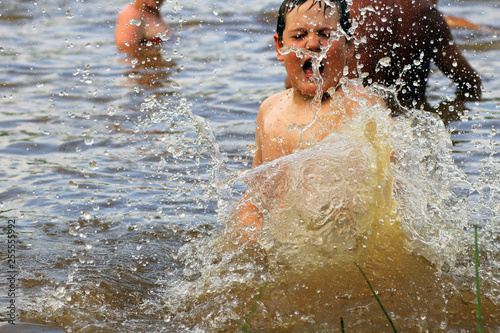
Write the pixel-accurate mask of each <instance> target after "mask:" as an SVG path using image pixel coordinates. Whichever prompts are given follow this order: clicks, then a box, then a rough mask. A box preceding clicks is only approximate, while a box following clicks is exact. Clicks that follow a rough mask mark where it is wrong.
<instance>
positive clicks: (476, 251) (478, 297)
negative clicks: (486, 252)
mask: <svg viewBox="0 0 500 333" xmlns="http://www.w3.org/2000/svg"><path fill="white" fill-rule="evenodd" d="M477 243H478V242H477V224H476V225H474V257H475V260H474V262H475V266H476V300H477V326H478V331H479V333H482V332H483V323H482V318H481V292H480V290H479V249H478V245H477Z"/></svg>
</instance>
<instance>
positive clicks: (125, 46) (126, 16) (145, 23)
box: [115, 0, 171, 53]
mask: <svg viewBox="0 0 500 333" xmlns="http://www.w3.org/2000/svg"><path fill="white" fill-rule="evenodd" d="M163 1H164V0H135V1H133V2H132V3H130V4H128V5H127V6H126V7H125V8H124V9H123V10H122V11H121V12H120V14H118V18H117V21H116V31H115V39H116V45H117V46H118V50H119V51H120V52H124V53H134V52H137V51H141V50H148V49H151V48H152V47H158V46H159V45H160V44H161V43H162V42H163V41H164V40H165V39H167V38H168V37H169V36H170V34H171V31H170V27H169V25H168V24H167V23H166V22H165V21H163V19H162V18H161V14H160V7H161V5H162V4H163Z"/></svg>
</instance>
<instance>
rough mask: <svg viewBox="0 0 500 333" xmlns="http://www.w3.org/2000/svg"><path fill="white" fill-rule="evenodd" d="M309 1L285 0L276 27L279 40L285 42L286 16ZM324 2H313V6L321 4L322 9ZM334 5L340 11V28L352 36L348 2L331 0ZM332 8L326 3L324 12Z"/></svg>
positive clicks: (321, 0) (317, 0) (319, 0)
mask: <svg viewBox="0 0 500 333" xmlns="http://www.w3.org/2000/svg"><path fill="white" fill-rule="evenodd" d="M307 1H309V0H285V1H283V3H282V4H281V6H280V10H279V12H278V26H277V27H276V33H277V34H278V39H279V40H280V41H282V40H283V30H285V20H286V15H287V14H288V13H289V12H291V11H292V10H293V9H294V8H295V7H299V6H301V5H303V4H304V3H306V2H307ZM322 2H324V0H313V4H312V5H311V7H312V6H314V5H315V4H316V3H319V8H321V4H322ZM329 2H330V3H332V4H336V5H337V7H338V8H339V9H340V18H339V20H340V26H341V27H342V30H344V32H345V33H346V34H347V35H348V36H351V31H350V29H351V21H350V18H349V10H348V8H347V3H346V0H330V1H329ZM328 7H330V6H329V5H328V4H327V3H326V2H325V3H324V8H323V11H324V12H326V9H327V8H328Z"/></svg>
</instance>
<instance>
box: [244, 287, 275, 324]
mask: <svg viewBox="0 0 500 333" xmlns="http://www.w3.org/2000/svg"><path fill="white" fill-rule="evenodd" d="M268 284H269V282H265V283H263V284H262V285H261V286H260V288H259V291H258V293H257V296H255V300H254V301H253V303H252V306H251V307H250V311H249V312H248V315H247V317H246V318H245V322H244V323H243V325H241V331H242V332H253V330H252V329H251V328H250V322H251V321H252V317H253V315H254V314H255V311H257V302H258V301H260V299H261V298H262V295H264V291H265V290H266V288H267V285H268Z"/></svg>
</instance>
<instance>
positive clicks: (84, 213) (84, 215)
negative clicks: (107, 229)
mask: <svg viewBox="0 0 500 333" xmlns="http://www.w3.org/2000/svg"><path fill="white" fill-rule="evenodd" d="M80 216H81V217H82V218H83V219H85V220H87V221H88V220H90V219H91V218H92V215H91V214H90V213H89V212H88V211H86V210H85V209H82V210H81V211H80Z"/></svg>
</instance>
